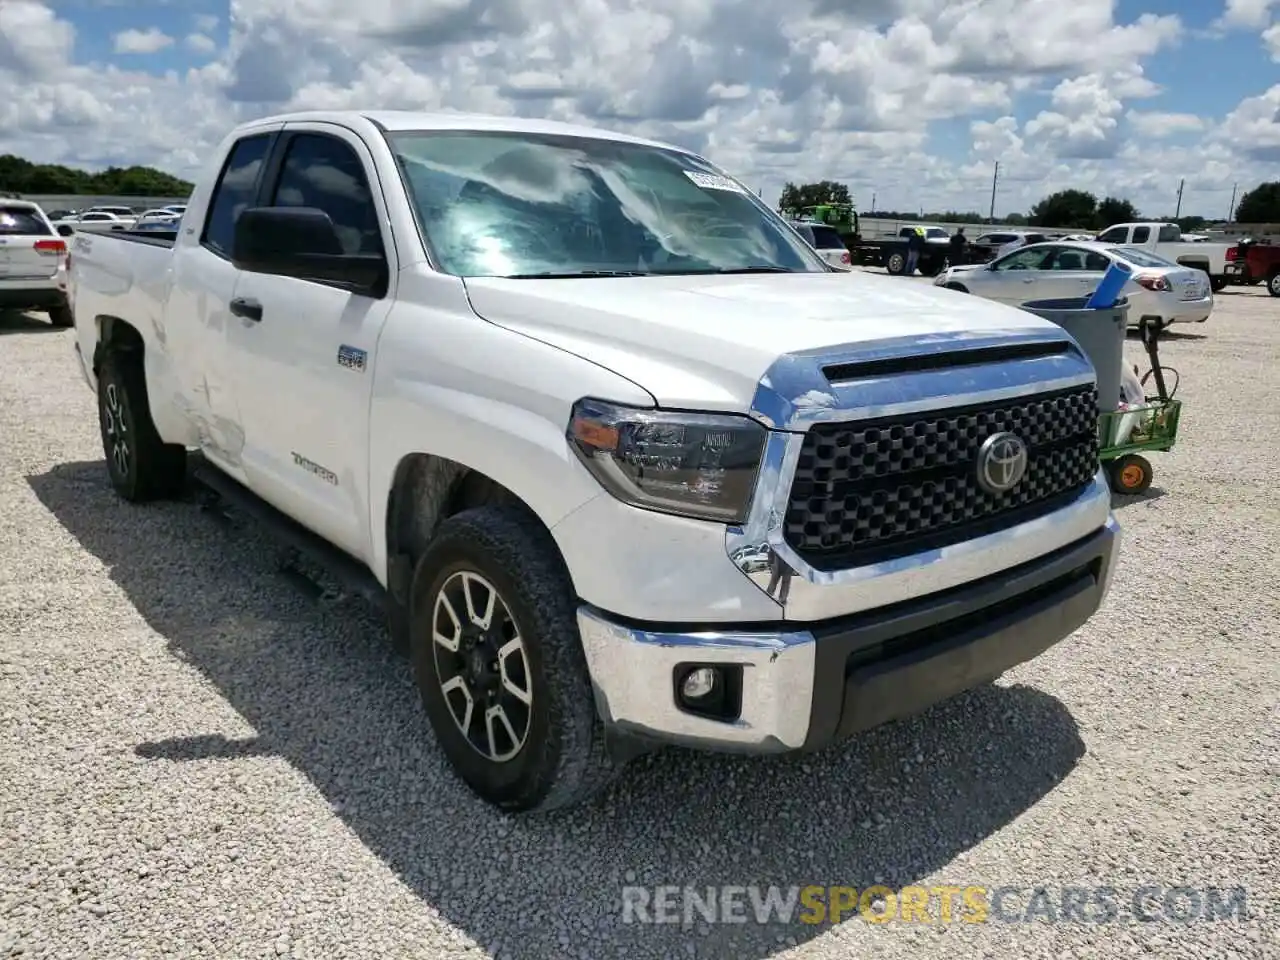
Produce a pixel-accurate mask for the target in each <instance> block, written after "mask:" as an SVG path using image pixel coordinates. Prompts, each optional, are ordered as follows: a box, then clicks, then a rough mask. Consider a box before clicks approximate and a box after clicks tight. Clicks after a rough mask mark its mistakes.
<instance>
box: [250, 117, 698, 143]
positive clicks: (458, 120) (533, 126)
mask: <svg viewBox="0 0 1280 960" xmlns="http://www.w3.org/2000/svg"><path fill="white" fill-rule="evenodd" d="M356 118H363V119H365V120H369V121H371V122H373V123H375V124H377V125H378V126H380V127H382V128H383V129H384V130H395V131H400V130H468V131H486V130H492V131H509V132H512V133H546V134H559V135H560V136H568V137H590V138H592V139H596V140H617V141H621V142H624V143H637V144H644V145H646V146H651V147H660V148H662V149H665V150H678V151H680V152H681V153H691V152H692V151H690V150H687V149H685V148H684V147H679V146H676V145H675V144H671V143H664V142H662V141H660V140H648V139H646V138H644V137H634V136H631V135H630V134H626V133H619V132H617V131H615V130H605V129H602V128H600V127H588V126H585V125H582V124H576V123H562V122H560V121H557V120H536V119H529V118H526V117H509V116H507V117H504V116H494V115H490V114H483V113H430V112H425V111H417V110H306V111H298V112H295V113H282V114H276V115H274V116H270V117H262V118H260V119H258V120H253V121H251V122H249V123H245V124H242V127H243V128H246V129H247V128H249V127H260V126H269V125H273V124H279V123H296V122H301V121H310V122H320V123H337V124H349V123H351V121H352V120H354V119H356Z"/></svg>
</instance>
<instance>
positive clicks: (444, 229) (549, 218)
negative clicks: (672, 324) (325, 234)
mask: <svg viewBox="0 0 1280 960" xmlns="http://www.w3.org/2000/svg"><path fill="white" fill-rule="evenodd" d="M389 139H390V140H391V143H392V148H393V150H394V151H395V153H396V157H397V160H398V161H399V163H400V166H401V169H402V170H403V171H404V175H405V179H406V181H407V183H408V186H409V189H410V192H411V194H412V197H413V202H414V204H415V205H416V207H417V212H418V215H419V219H420V221H421V224H422V227H423V230H424V231H425V233H426V235H427V239H428V242H429V245H430V247H431V250H432V253H433V255H434V259H435V260H436V262H437V263H438V264H439V265H440V267H441V268H442V269H444V270H445V271H447V272H449V273H452V274H455V275H457V276H462V277H481V276H497V277H565V276H584V275H585V276H592V275H601V276H648V275H654V274H664V275H670V274H712V273H757V272H759V273H774V272H778V273H803V272H813V273H822V272H826V271H827V269H828V268H827V267H826V265H825V264H824V263H823V262H822V261H821V260H820V259H819V258H818V257H817V256H816V255H814V254H813V253H812V252H810V251H809V250H808V248H807V247H806V245H805V244H804V241H803V240H801V239H800V238H799V237H798V236H797V235H796V234H795V233H794V232H793V231H792V230H791V229H790V228H789V227H788V226H787V225H786V224H785V223H784V222H783V221H782V220H781V219H779V218H778V217H777V216H776V215H775V214H773V212H772V211H770V210H769V209H768V208H767V207H765V206H764V205H763V204H761V203H760V202H759V201H758V200H756V198H754V197H753V196H751V194H750V193H748V192H747V191H746V190H745V189H744V188H743V187H742V186H741V185H740V184H738V183H737V182H736V181H734V180H732V179H730V178H729V177H726V176H725V175H724V174H723V173H722V172H721V171H719V170H717V169H716V168H714V167H712V166H711V165H709V164H707V163H705V162H702V161H699V160H696V159H695V158H693V157H691V156H688V155H685V154H681V153H679V152H677V151H671V150H663V149H660V148H656V147H650V146H645V145H642V144H633V143H625V142H621V141H613V140H596V139H580V138H576V137H565V136H546V137H539V136H533V135H528V134H520V135H511V134H505V135H504V134H479V135H477V134H467V133H457V134H455V133H417V132H415V133H397V134H390V135H389Z"/></svg>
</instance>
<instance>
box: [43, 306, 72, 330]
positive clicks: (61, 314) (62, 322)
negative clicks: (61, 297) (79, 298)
mask: <svg viewBox="0 0 1280 960" xmlns="http://www.w3.org/2000/svg"><path fill="white" fill-rule="evenodd" d="M49 322H50V323H51V324H53V325H54V326H55V327H62V328H64V329H65V328H66V327H73V326H75V323H76V317H75V314H74V313H72V312H71V308H70V307H68V306H67V305H66V304H65V303H64V304H62V305H61V306H57V307H52V308H50V310H49Z"/></svg>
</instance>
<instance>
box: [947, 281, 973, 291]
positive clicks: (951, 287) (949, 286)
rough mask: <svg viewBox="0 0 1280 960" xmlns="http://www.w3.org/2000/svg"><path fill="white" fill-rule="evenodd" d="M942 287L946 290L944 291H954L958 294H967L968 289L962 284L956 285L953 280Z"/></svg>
mask: <svg viewBox="0 0 1280 960" xmlns="http://www.w3.org/2000/svg"><path fill="white" fill-rule="evenodd" d="M942 286H943V288H944V289H946V290H955V291H957V292H958V293H968V292H969V288H968V287H966V286H965V285H964V284H963V283H956V282H955V281H954V280H952V281H951V282H950V283H944V284H943V285H942Z"/></svg>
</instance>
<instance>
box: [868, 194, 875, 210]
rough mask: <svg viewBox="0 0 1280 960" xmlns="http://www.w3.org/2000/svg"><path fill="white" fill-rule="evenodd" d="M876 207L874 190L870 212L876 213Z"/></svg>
mask: <svg viewBox="0 0 1280 960" xmlns="http://www.w3.org/2000/svg"><path fill="white" fill-rule="evenodd" d="M875 209H876V192H875V191H874V190H872V191H871V210H870V211H869V212H872V213H874V212H875Z"/></svg>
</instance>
